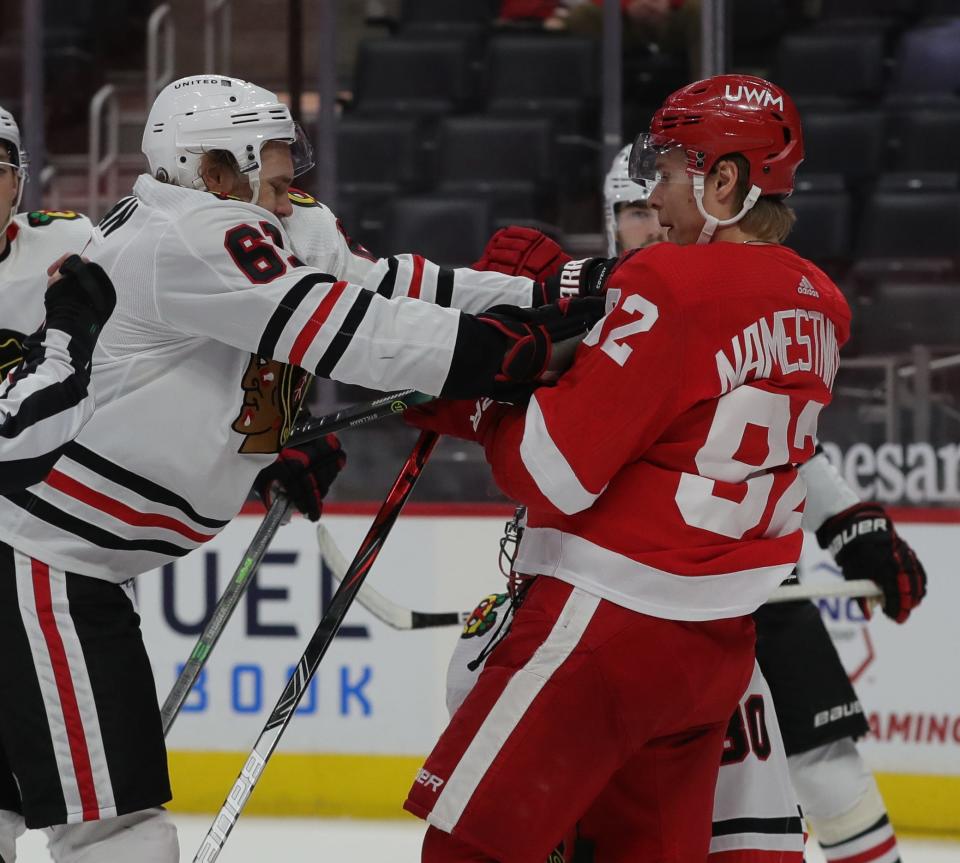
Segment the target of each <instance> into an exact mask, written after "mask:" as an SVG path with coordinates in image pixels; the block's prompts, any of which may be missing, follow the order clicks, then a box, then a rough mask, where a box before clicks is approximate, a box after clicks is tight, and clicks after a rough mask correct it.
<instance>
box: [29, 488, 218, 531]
mask: <svg viewBox="0 0 960 863" xmlns="http://www.w3.org/2000/svg"><path fill="white" fill-rule="evenodd" d="M45 482H46V484H47V485H49V486H50V487H51V488H54V489H56V490H57V491H59V492H61V493H62V494H65V495H67V496H68V497H72V498H75V499H76V500H79V501H80V502H81V503H85V504H87V506H91V507H93V508H94V509H99V510H100V511H101V512H103V513H106V514H107V515H109V516H111V517H112V518H115V519H117V521H122V522H123V523H124V524H129V525H132V526H134V527H149V528H159V529H160V530H171V531H173V532H174V533H178V534H180V536H182V537H184V538H185V539H189V540H192V541H193V542H198V543H199V542H208V541H209V540H211V539H213V537H214V536H216V534H205V533H200V532H198V531H196V530H194V529H193V528H191V527H190V526H189V525H186V524H183V523H182V522H179V521H177V520H176V519H175V518H171V517H170V516H168V515H160V514H159V513H152V512H140V511H139V510H136V509H134V508H133V507H131V506H127V505H126V504H125V503H121V502H120V501H118V500H114V499H113V498H112V497H110V496H109V495H106V494H103V493H102V492H99V491H96V490H94V489H92V488H90V487H89V486H85V485H84V484H83V483H81V482H78V481H77V480H75V479H73V478H72V477H69V476H67V475H66V474H64V473H61V472H60V471H58V470H52V471H51V472H50V475H49V476H48V477H47V478H46V480H45Z"/></svg>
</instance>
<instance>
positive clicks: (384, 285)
mask: <svg viewBox="0 0 960 863" xmlns="http://www.w3.org/2000/svg"><path fill="white" fill-rule="evenodd" d="M399 268H400V262H399V261H398V260H397V259H396V258H387V272H386V274H385V275H384V277H383V278H382V279H381V280H380V284H379V285H377V293H378V294H380V296H381V297H386V298H387V299H388V300H389V299H391V298H392V297H393V292H394V290H395V289H396V286H397V270H398V269H399Z"/></svg>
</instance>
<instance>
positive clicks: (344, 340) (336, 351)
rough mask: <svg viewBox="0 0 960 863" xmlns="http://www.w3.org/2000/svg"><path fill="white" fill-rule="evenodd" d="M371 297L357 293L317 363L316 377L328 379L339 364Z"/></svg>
mask: <svg viewBox="0 0 960 863" xmlns="http://www.w3.org/2000/svg"><path fill="white" fill-rule="evenodd" d="M373 297H374V294H373V293H371V292H370V291H364V290H361V291H358V292H357V299H356V300H355V301H354V303H353V306H352V307H351V308H350V311H349V312H347V316H346V317H345V318H344V320H343V323H342V324H341V325H340V329H339V330H338V331H337V334H336V335H335V336H334V337H333V339H332V340H331V342H330V345H329V347H328V348H327V349H326V350H325V351H324V352H323V356H322V357H320V362H319V363H317V368H316V372H315V373H316V375H317V377H321V378H328V377H330V374H331V372H332V371H333V369H334V367H335V366H336V365H337V363H338V362H340V358H341V357H342V356H343V353H344V351H346V349H347V347H348V346H349V345H350V340H351V339H352V338H353V336H354V333H356V331H357V328H358V327H359V326H360V322H361V321H362V320H363V318H364V315H366V313H367V309H368V308H370V303H371V302H372V301H373Z"/></svg>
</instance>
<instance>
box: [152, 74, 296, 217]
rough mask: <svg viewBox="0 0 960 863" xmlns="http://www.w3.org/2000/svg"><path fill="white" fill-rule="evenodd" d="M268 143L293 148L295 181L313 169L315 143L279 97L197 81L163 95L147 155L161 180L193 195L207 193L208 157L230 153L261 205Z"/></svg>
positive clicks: (230, 82)
mask: <svg viewBox="0 0 960 863" xmlns="http://www.w3.org/2000/svg"><path fill="white" fill-rule="evenodd" d="M267 141H286V142H287V143H289V144H290V152H291V156H292V157H293V169H294V176H297V175H299V174H302V173H304V172H305V171H308V170H310V168H311V167H312V166H313V151H312V149H311V147H310V142H309V141H308V140H307V137H306V135H304V133H303V130H302V129H301V128H300V126H299V125H298V124H297V123H295V122H294V121H293V117H291V115H290V109H289V108H288V107H287V106H286V105H284V104H283V103H282V102H280V101H279V100H278V99H277V96H276V94H275V93H271V92H270V91H269V90H266V89H264V88H263V87H258V86H257V85H256V84H251V83H249V82H248V81H242V80H240V79H239V78H230V77H228V76H227V75H191V76H188V77H186V78H180V79H179V80H177V81H173V82H172V83H170V84H168V85H167V86H166V87H164V88H163V90H161V91H160V93H159V94H158V95H157V98H156V99H155V100H154V103H153V107H152V108H151V109H150V115H149V116H148V117H147V125H146V127H145V128H144V130H143V144H142V150H143V154H144V155H145V156H146V157H147V161H148V162H149V164H150V173H151V174H153V176H154V177H155V178H156V179H158V180H161V181H162V182H165V183H173V184H174V185H178V186H185V187H186V188H188V189H189V188H193V189H203V188H204V184H203V180H202V179H201V178H200V160H201V158H202V157H203V154H204V153H207V152H209V151H211V150H226V151H227V152H229V153H232V154H233V157H234V158H235V159H236V160H237V165H238V166H239V168H240V172H241V173H242V174H244V175H246V176H247V177H248V178H249V180H250V185H251V187H252V188H253V196H254V200H256V198H257V194H258V191H259V186H260V151H261V149H262V148H263V145H264V144H265V143H267Z"/></svg>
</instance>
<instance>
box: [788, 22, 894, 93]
mask: <svg viewBox="0 0 960 863" xmlns="http://www.w3.org/2000/svg"><path fill="white" fill-rule="evenodd" d="M883 55H884V45H883V34H882V33H880V32H878V31H871V30H864V31H858V30H848V29H842V30H811V31H806V32H801V33H794V34H791V35H789V36H785V37H784V39H783V40H782V41H781V43H780V50H779V53H778V57H777V71H776V74H775V75H774V76H773V80H775V81H776V82H777V83H778V84H780V86H782V87H783V88H784V89H785V90H787V92H789V93H790V94H791V95H793V96H794V97H796V98H797V99H798V100H802V99H803V98H804V97H806V98H808V99H809V97H817V98H819V99H825V100H827V99H829V100H838V99H848V100H849V99H859V100H863V99H871V98H874V97H876V96H877V95H878V94H879V93H880V91H881V89H882V87H883Z"/></svg>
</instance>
